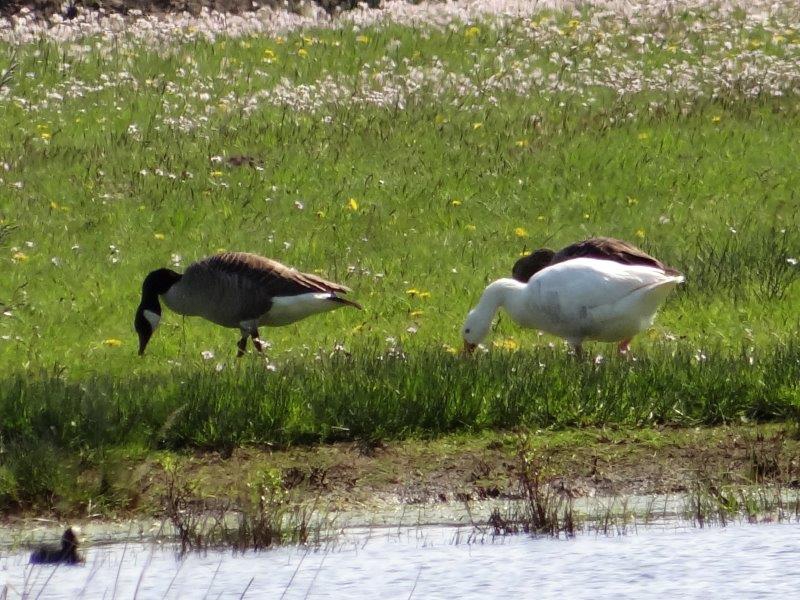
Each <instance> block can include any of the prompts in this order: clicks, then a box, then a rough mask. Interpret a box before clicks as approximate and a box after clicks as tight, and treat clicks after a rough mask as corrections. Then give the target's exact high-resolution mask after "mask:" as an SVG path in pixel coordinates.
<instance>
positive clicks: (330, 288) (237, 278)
mask: <svg viewBox="0 0 800 600" xmlns="http://www.w3.org/2000/svg"><path fill="white" fill-rule="evenodd" d="M184 276H190V277H192V278H193V279H196V280H203V281H205V282H207V285H208V287H209V288H216V289H218V290H224V291H223V292H221V293H222V294H223V296H224V299H223V298H219V301H221V302H227V303H229V304H234V305H236V307H237V308H236V312H237V313H238V315H239V317H238V318H240V319H251V318H257V317H260V316H261V315H263V314H265V313H266V312H267V311H268V310H269V309H270V307H271V306H272V301H273V298H276V297H282V296H298V295H300V294H309V293H329V294H331V295H335V294H338V293H347V292H349V291H350V288H348V287H347V286H344V285H340V284H338V283H333V282H331V281H327V280H326V279H323V278H322V277H318V276H316V275H312V274H310V273H301V272H300V271H298V270H296V269H292V268H289V267H287V266H286V265H283V264H281V263H279V262H278V261H275V260H271V259H269V258H265V257H263V256H259V255H257V254H249V253H246V252H226V253H224V254H217V255H215V256H211V257H209V258H206V259H204V260H201V261H198V262H196V263H194V264H192V265H191V266H190V267H189V268H188V269H187V270H186V273H185V275H184ZM345 302H348V303H349V301H345ZM353 305H356V304H355V303H353Z"/></svg>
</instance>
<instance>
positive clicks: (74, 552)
mask: <svg viewBox="0 0 800 600" xmlns="http://www.w3.org/2000/svg"><path fill="white" fill-rule="evenodd" d="M79 533H80V530H79V529H78V528H77V527H68V528H67V530H66V531H65V532H64V534H63V535H62V536H61V546H60V547H59V546H39V547H38V548H37V549H36V550H34V551H33V553H31V560H30V562H31V563H33V564H37V565H43V564H67V565H75V564H78V563H82V562H83V560H84V559H83V557H82V556H81V555H80V554H78V534H79Z"/></svg>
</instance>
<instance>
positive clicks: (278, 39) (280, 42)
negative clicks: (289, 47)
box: [275, 35, 286, 45]
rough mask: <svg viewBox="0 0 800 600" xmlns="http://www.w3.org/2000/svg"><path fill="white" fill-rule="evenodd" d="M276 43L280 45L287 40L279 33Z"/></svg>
mask: <svg viewBox="0 0 800 600" xmlns="http://www.w3.org/2000/svg"><path fill="white" fill-rule="evenodd" d="M275 43H276V44H278V45H282V44H285V43H286V40H285V39H284V38H283V36H280V35H279V36H278V37H276V38H275Z"/></svg>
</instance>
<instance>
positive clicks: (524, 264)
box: [511, 237, 680, 283]
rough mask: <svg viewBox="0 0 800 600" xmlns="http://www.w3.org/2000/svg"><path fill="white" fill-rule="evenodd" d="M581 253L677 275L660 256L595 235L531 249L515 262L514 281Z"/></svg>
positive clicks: (589, 256)
mask: <svg viewBox="0 0 800 600" xmlns="http://www.w3.org/2000/svg"><path fill="white" fill-rule="evenodd" d="M581 257H584V258H596V259H599V260H613V261H614V262H618V263H621V264H623V265H645V266H650V267H655V268H656V269H661V270H662V271H664V272H665V273H667V274H668V275H680V273H679V272H678V271H676V270H675V269H673V268H671V267H667V266H665V265H664V263H662V262H661V261H660V260H658V259H657V258H654V257H652V256H650V255H649V254H647V253H646V252H643V251H642V250H640V249H639V248H637V247H636V246H634V245H633V244H629V243H628V242H625V241H623V240H618V239H616V238H609V237H594V238H589V239H588V240H583V241H582V242H577V243H575V244H570V245H569V246H566V247H565V248H562V249H561V250H559V251H558V252H555V251H553V250H550V248H541V249H539V250H536V251H534V252H531V253H530V254H528V255H527V256H523V257H522V258H520V259H519V260H518V261H517V262H516V263H514V267H513V268H512V269H511V276H512V277H513V278H514V279H516V280H517V281H521V282H522V283H526V282H527V281H528V280H529V279H530V278H531V277H533V275H534V274H536V273H538V272H539V271H541V270H542V269H544V268H545V267H547V266H549V265H555V264H557V263H560V262H564V261H565V260H571V259H573V258H581Z"/></svg>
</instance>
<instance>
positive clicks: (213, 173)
mask: <svg viewBox="0 0 800 600" xmlns="http://www.w3.org/2000/svg"><path fill="white" fill-rule="evenodd" d="M211 177H222V171H211Z"/></svg>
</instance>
